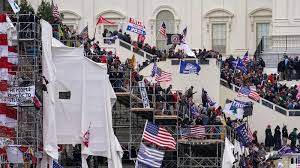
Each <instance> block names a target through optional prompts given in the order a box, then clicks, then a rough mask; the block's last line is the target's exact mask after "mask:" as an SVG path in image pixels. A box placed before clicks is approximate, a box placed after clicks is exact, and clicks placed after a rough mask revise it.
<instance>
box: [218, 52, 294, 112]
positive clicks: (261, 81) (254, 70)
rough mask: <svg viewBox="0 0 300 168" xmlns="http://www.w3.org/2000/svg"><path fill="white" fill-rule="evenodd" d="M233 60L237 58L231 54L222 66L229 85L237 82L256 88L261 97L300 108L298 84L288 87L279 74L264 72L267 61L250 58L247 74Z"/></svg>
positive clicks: (280, 104) (240, 84)
mask: <svg viewBox="0 0 300 168" xmlns="http://www.w3.org/2000/svg"><path fill="white" fill-rule="evenodd" d="M233 61H236V59H235V58H233V57H232V56H231V57H229V58H227V59H226V60H225V61H224V62H223V63H222V66H221V78H222V79H224V80H226V81H227V83H228V85H229V87H231V84H235V85H237V86H247V87H250V88H251V89H253V88H254V89H255V90H256V92H257V93H259V95H260V97H262V98H264V99H266V100H268V101H270V102H273V103H275V104H277V105H279V106H281V107H284V108H286V109H300V101H299V100H297V98H296V95H297V93H298V90H297V86H292V87H287V86H286V84H280V83H279V82H278V81H279V76H278V75H277V74H269V75H267V74H265V73H263V69H264V67H265V63H264V61H263V60H262V59H259V60H250V61H249V63H248V64H247V66H246V68H247V70H248V73H247V74H246V73H243V72H242V71H239V70H237V69H236V67H235V64H233V63H232V62H233Z"/></svg>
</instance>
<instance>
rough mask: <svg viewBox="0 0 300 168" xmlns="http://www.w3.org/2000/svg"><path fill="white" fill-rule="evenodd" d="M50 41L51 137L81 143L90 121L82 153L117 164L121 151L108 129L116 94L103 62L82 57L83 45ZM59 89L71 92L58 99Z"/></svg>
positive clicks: (114, 167) (116, 167) (59, 141)
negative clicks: (52, 77) (52, 79)
mask: <svg viewBox="0 0 300 168" xmlns="http://www.w3.org/2000/svg"><path fill="white" fill-rule="evenodd" d="M49 32H52V31H51V30H50V31H49ZM50 39H51V38H50ZM43 43H44V42H43ZM52 45H53V46H52V54H49V55H50V56H51V55H52V57H53V63H54V66H53V68H54V69H56V72H55V77H56V81H55V90H54V91H52V92H53V94H55V103H54V105H52V104H46V105H50V106H52V107H55V112H54V113H53V114H54V115H55V121H56V125H55V128H56V135H55V136H53V137H54V138H57V144H81V143H82V136H83V134H84V132H86V131H87V130H88V128H89V125H90V141H89V142H90V143H89V148H84V149H83V150H82V154H83V155H85V156H86V155H94V156H103V157H107V158H108V161H109V167H110V168H121V167H122V164H121V158H122V155H123V151H122V149H121V146H120V144H119V142H118V140H117V138H116V137H115V135H114V132H113V129H112V112H111V111H112V106H113V104H114V103H115V101H116V95H115V93H114V91H113V88H112V86H111V84H110V82H109V78H108V75H107V68H106V65H105V64H97V63H94V62H93V61H91V60H89V59H88V58H86V57H84V55H83V53H84V51H83V47H79V48H71V47H66V46H64V45H62V44H61V43H60V42H58V41H57V40H52ZM47 47H49V46H47ZM43 49H44V50H45V47H44V46H43ZM49 55H48V56H49ZM44 72H45V71H44ZM47 88H48V85H47ZM48 91H49V89H48ZM49 92H50V91H49ZM59 92H71V97H70V99H59ZM49 94H50V93H49ZM44 106H45V104H44ZM44 120H46V121H47V120H49V119H48V118H44ZM47 131H49V130H47ZM49 138H50V139H51V137H49ZM44 142H45V139H44ZM44 144H45V143H44ZM84 165H85V166H86V162H85V159H83V167H84Z"/></svg>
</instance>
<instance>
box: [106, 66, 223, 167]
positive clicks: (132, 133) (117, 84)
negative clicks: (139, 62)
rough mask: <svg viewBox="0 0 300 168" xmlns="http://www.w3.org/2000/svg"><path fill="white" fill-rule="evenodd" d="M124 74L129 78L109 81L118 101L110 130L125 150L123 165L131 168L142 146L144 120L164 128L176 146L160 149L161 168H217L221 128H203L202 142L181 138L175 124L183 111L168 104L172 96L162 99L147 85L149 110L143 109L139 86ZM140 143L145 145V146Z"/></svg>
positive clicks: (178, 126) (133, 77)
mask: <svg viewBox="0 0 300 168" xmlns="http://www.w3.org/2000/svg"><path fill="white" fill-rule="evenodd" d="M128 71H130V70H128ZM112 73H113V72H112ZM124 73H125V72H124ZM126 74H129V75H124V77H122V78H117V77H115V78H110V80H111V83H112V86H113V88H114V90H115V92H116V95H117V98H118V99H117V100H118V101H117V103H116V104H115V106H114V109H113V123H114V125H113V127H114V131H115V134H116V136H117V137H118V139H119V141H120V143H121V145H122V146H123V147H124V149H125V158H123V164H124V163H125V162H126V165H131V166H133V165H134V162H135V161H136V159H137V154H138V149H139V145H140V143H141V142H142V134H143V131H144V127H145V123H146V121H147V120H148V121H151V122H153V123H155V124H157V125H160V126H162V127H164V128H166V129H167V130H168V131H169V132H170V133H171V134H172V135H173V137H174V138H175V140H176V142H177V147H176V149H175V150H164V149H160V150H163V151H164V152H165V157H164V160H163V165H162V167H164V168H173V167H183V168H188V167H200V168H218V167H221V158H222V152H223V148H224V138H225V136H226V135H225V132H226V129H225V127H224V126H222V125H216V126H215V125H210V126H205V138H204V139H191V138H183V137H181V136H180V134H179V128H180V125H179V123H180V121H182V119H183V118H182V117H183V115H184V114H183V113H184V112H183V111H184V110H186V109H185V108H182V107H180V104H179V103H178V102H174V101H170V96H173V95H171V94H166V95H163V94H162V93H161V90H160V89H157V87H156V85H155V84H154V85H153V84H149V83H148V84H147V85H146V86H145V88H144V89H145V90H147V96H148V100H149V105H150V107H147V108H145V107H144V104H143V100H142V96H141V91H140V89H141V86H140V85H139V84H138V82H137V81H136V80H135V76H134V75H133V74H134V73H132V72H131V71H130V72H127V73H126ZM175 92H176V91H175ZM159 96H161V97H162V98H163V100H158V99H160V98H159ZM168 96H169V98H168ZM179 109H180V110H179ZM188 116H190V115H188ZM143 143H145V144H148V143H147V142H143ZM128 159H129V160H130V161H132V162H130V161H128Z"/></svg>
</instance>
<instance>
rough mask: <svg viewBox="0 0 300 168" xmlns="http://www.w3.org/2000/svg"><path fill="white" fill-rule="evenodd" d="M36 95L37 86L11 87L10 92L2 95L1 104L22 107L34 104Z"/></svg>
mask: <svg viewBox="0 0 300 168" xmlns="http://www.w3.org/2000/svg"><path fill="white" fill-rule="evenodd" d="M34 95H35V86H28V87H10V88H9V89H8V92H7V93H5V94H1V95H0V103H7V104H8V105H21V104H29V103H32V102H33V100H32V98H33V97H34Z"/></svg>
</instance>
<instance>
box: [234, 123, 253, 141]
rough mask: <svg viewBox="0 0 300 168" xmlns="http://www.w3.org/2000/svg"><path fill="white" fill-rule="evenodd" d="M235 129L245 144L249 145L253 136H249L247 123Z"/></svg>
mask: <svg viewBox="0 0 300 168" xmlns="http://www.w3.org/2000/svg"><path fill="white" fill-rule="evenodd" d="M235 131H236V133H237V135H238V137H239V140H240V142H241V143H242V145H243V146H248V145H249V144H250V143H251V138H250V137H249V134H248V130H247V128H246V123H244V124H241V125H240V126H238V127H237V128H236V129H235Z"/></svg>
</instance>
